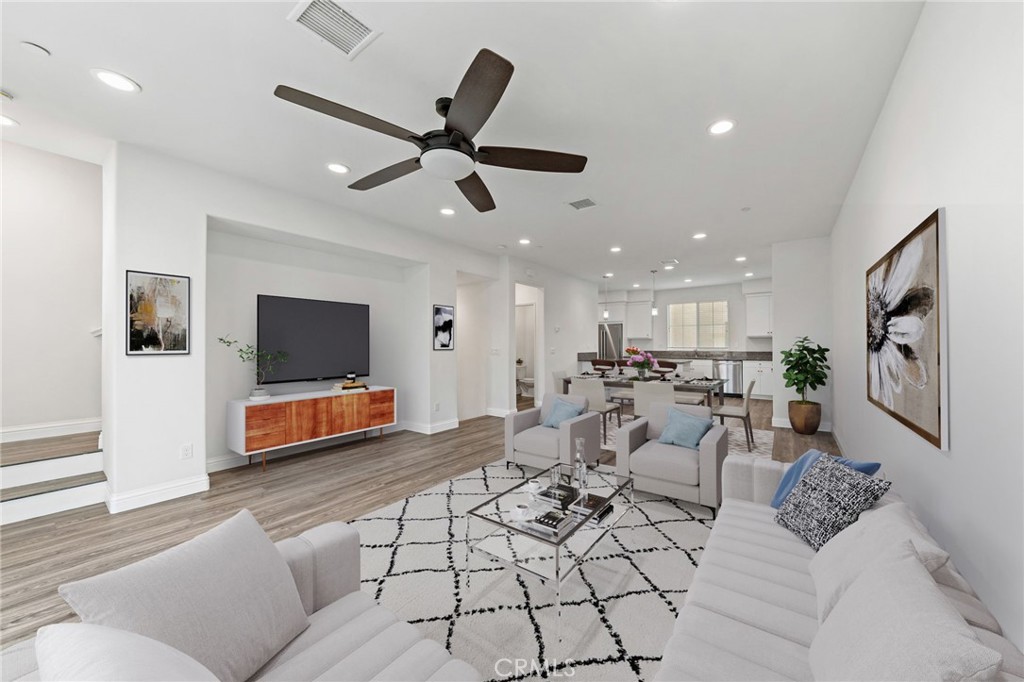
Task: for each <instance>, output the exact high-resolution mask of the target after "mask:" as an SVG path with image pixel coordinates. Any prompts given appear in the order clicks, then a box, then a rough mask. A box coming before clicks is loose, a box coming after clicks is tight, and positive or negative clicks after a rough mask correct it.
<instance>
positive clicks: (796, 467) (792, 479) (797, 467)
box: [771, 450, 882, 509]
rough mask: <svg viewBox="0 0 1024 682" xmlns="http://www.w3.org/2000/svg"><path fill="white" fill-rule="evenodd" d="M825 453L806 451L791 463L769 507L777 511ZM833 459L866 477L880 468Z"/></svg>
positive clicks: (875, 464) (878, 465)
mask: <svg viewBox="0 0 1024 682" xmlns="http://www.w3.org/2000/svg"><path fill="white" fill-rule="evenodd" d="M824 454H825V453H824V452H822V451H821V450H808V451H807V452H805V453H804V454H802V455H800V457H799V458H798V459H797V460H796V461H795V462H793V465H792V466H790V467H789V468H788V469H787V470H786V473H784V474H783V475H782V480H780V481H779V487H778V488H777V489H776V490H775V496H774V497H772V501H771V506H773V507H775V508H776V509H778V508H779V507H781V506H782V503H783V501H784V500H785V499H786V498H787V497H789V494H790V493H791V492H793V488H795V487H796V484H797V482H798V481H799V480H800V479H801V478H803V475H804V474H806V473H807V471H808V470H809V469H810V468H811V467H812V466H814V463H815V462H817V461H818V459H819V458H820V457H821V456H822V455H824ZM833 459H834V460H835V461H837V462H839V463H840V464H843V465H845V466H848V467H850V468H851V469H854V470H856V471H859V472H861V473H862V474H866V475H868V476H874V475H875V474H876V473H878V470H879V469H881V468H882V465H881V464H880V463H879V462H858V461H857V460H855V459H846V458H845V457H833Z"/></svg>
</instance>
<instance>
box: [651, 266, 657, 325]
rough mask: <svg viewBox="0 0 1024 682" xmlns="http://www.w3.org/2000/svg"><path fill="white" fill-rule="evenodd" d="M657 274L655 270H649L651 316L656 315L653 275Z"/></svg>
mask: <svg viewBox="0 0 1024 682" xmlns="http://www.w3.org/2000/svg"><path fill="white" fill-rule="evenodd" d="M657 274H658V271H657V270H651V317H657V316H658V306H657V305H656V304H655V303H654V277H655V276H656V275H657Z"/></svg>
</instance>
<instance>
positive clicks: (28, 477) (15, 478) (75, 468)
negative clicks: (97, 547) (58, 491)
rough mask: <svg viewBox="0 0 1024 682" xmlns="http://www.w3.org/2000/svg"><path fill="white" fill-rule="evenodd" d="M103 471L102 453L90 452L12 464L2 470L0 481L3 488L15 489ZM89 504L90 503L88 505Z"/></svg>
mask: <svg viewBox="0 0 1024 682" xmlns="http://www.w3.org/2000/svg"><path fill="white" fill-rule="evenodd" d="M94 471H103V453H102V452H90V453H87V454H84V455H72V456H70V457H58V458H56V459H43V460H40V461H38V462H25V463H24V464H12V465H10V466H5V467H4V468H3V473H2V474H0V480H2V481H3V486H4V488H17V487H19V486H23V485H31V484H33V483H42V482H43V481H52V480H54V479H57V478H67V477H69V476H79V475H81V474H91V473H93V472H94ZM90 504H91V503H90Z"/></svg>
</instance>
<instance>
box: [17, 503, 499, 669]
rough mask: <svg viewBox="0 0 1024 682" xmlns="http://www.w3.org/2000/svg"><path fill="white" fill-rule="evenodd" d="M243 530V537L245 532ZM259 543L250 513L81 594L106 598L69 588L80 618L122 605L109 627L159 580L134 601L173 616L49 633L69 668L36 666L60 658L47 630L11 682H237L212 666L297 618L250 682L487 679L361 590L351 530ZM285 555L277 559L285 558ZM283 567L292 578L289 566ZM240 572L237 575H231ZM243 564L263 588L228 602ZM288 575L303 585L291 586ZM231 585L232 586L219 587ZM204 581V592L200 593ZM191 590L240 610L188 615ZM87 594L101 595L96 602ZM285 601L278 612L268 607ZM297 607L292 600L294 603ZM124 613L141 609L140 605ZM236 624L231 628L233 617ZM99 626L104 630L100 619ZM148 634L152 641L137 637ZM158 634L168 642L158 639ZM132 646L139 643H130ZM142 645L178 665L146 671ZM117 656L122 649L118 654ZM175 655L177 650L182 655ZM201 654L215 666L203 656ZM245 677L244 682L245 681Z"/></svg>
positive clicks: (157, 662)
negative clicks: (224, 620)
mask: <svg viewBox="0 0 1024 682" xmlns="http://www.w3.org/2000/svg"><path fill="white" fill-rule="evenodd" d="M229 525H231V526H232V530H231V531H230V532H229V533H228V534H225V533H223V532H222V529H224V528H225V527H226V526H229ZM239 525H241V526H243V527H242V528H241V529H239V528H238V527H239ZM260 534H262V530H261V529H260V528H259V525H258V524H257V523H256V521H255V519H253V518H252V516H251V515H249V513H248V512H247V511H245V512H242V513H240V514H239V515H237V516H236V517H234V518H232V519H230V520H228V521H227V522H225V524H222V525H221V526H218V527H217V528H214V529H213V530H211V531H208V532H207V533H204V534H202V535H200V536H198V537H197V538H195V539H193V540H190V541H189V542H187V543H184V544H182V545H179V546H177V547H174V548H171V549H170V550H167V551H166V552H163V553H162V554H158V555H156V556H154V557H150V558H149V559H144V560H142V561H141V562H138V563H136V564H133V565H132V566H128V567H125V568H123V569H118V570H117V571H112V572H110V573H107V574H104V575H103V576H97V577H96V578H90V579H87V580H86V581H80V583H78V584H79V585H81V584H83V583H88V582H90V581H97V580H98V581H100V585H99V588H100V589H96V588H97V585H96V584H93V585H89V586H87V588H86V589H77V590H75V589H71V590H66V588H67V587H68V586H61V594H62V595H63V596H64V597H65V599H67V600H68V601H69V602H72V603H73V605H77V606H76V610H77V609H78V608H83V609H84V608H89V606H88V601H89V600H90V599H93V601H97V600H96V597H97V595H98V596H100V597H103V596H107V597H111V598H110V599H107V600H104V601H105V602H106V603H100V604H99V609H98V611H99V614H98V616H99V618H103V617H104V616H107V617H109V616H110V611H112V610H114V607H113V606H112V604H113V603H114V602H117V601H118V599H120V598H121V596H122V595H120V594H116V592H118V591H119V588H120V587H124V588H125V589H126V590H131V589H134V588H137V587H138V586H139V585H140V583H143V582H144V581H150V589H148V590H144V591H142V592H141V593H139V592H138V591H137V592H136V593H135V594H134V595H131V596H130V597H129V599H130V601H133V602H136V603H138V602H139V601H140V600H141V601H147V600H148V599H149V597H150V595H152V593H154V592H158V593H162V594H159V595H153V598H154V599H161V600H163V603H164V604H166V605H168V606H169V609H168V610H169V611H172V612H171V613H168V612H166V611H164V610H160V612H157V613H152V612H149V613H143V614H141V615H140V614H138V613H136V614H134V615H133V617H132V618H131V620H130V623H129V624H130V625H132V626H134V627H132V628H131V629H132V630H133V632H126V631H122V630H118V629H117V628H116V625H115V626H114V627H110V626H111V625H112V624H111V623H110V622H107V623H101V624H100V625H93V624H85V623H72V624H62V625H57V626H49V628H55V629H56V630H55V632H57V633H58V634H59V635H60V636H61V638H62V642H61V645H60V647H61V650H58V651H56V654H57V656H56V658H58V659H61V660H58V661H55V662H54V663H52V664H50V663H43V664H41V665H40V664H39V663H37V650H36V649H37V645H38V648H39V649H40V651H39V654H40V656H43V655H44V654H43V651H42V650H43V649H49V650H50V652H51V653H52V652H53V649H54V648H55V647H54V645H53V644H50V643H48V642H44V641H43V640H44V639H46V637H47V635H48V634H50V633H46V631H47V629H48V628H41V629H40V632H39V634H38V636H37V638H34V639H30V640H26V641H24V642H20V643H18V644H15V645H13V646H11V647H8V648H7V649H5V650H4V651H3V653H2V660H0V666H2V679H3V680H4V682H7V681H9V680H10V681H14V680H19V681H21V680H25V681H27V680H38V679H40V668H43V672H44V676H46V677H50V678H52V679H91V680H105V679H133V680H174V679H191V680H196V679H221V680H224V679H233V678H235V677H236V676H234V675H231V674H224V672H223V671H222V669H221V668H218V667H215V665H214V664H212V663H211V662H210V658H213V659H216V658H218V657H220V656H221V655H222V654H223V650H224V649H233V651H232V652H231V654H229V658H231V659H233V660H232V661H230V663H237V662H238V661H239V660H240V659H242V658H244V657H245V656H246V655H247V654H248V653H250V652H247V651H243V650H245V649H249V648H251V647H252V644H253V642H252V640H254V639H259V638H261V637H265V636H266V635H267V632H268V631H269V630H271V629H273V627H274V626H275V625H276V624H277V621H278V620H285V619H287V618H289V617H290V616H288V615H286V613H284V612H285V611H295V612H297V618H298V621H299V622H298V625H297V628H296V629H298V630H299V632H298V634H297V636H294V637H293V638H291V639H290V641H289V640H288V639H285V640H284V642H281V643H282V644H283V647H280V646H276V645H274V646H272V647H271V649H270V654H269V655H266V654H264V655H263V656H260V655H259V653H257V654H256V657H255V658H253V657H252V656H249V668H250V670H252V669H255V673H253V674H251V675H249V674H248V673H246V674H245V676H247V677H248V678H249V679H251V680H404V681H411V680H419V681H421V682H426V681H445V682H462V681H465V682H469V681H470V680H479V679H480V674H479V673H478V672H477V671H476V670H475V669H474V668H473V667H472V666H470V665H469V664H468V663H465V662H464V661H461V660H458V659H455V658H453V657H452V656H451V655H450V654H449V653H448V652H447V651H446V650H445V648H444V647H443V646H441V645H440V644H439V643H437V642H435V641H433V640H429V639H425V638H424V637H423V636H422V634H420V632H419V630H417V629H416V628H415V627H414V626H412V625H410V624H408V623H405V622H402V621H400V620H399V619H398V618H397V617H396V616H395V614H394V613H392V612H391V611H389V610H388V609H386V608H384V607H382V606H380V605H378V604H377V603H376V602H375V601H374V600H373V598H372V597H371V596H370V595H368V594H366V593H365V592H362V591H360V589H359V588H360V584H359V582H360V570H359V535H358V533H357V532H356V531H355V529H353V528H352V527H350V526H348V525H346V524H344V523H337V522H336V523H327V524H324V525H322V526H317V527H315V528H312V529H310V530H308V531H306V532H305V533H302V534H301V535H299V536H297V537H292V538H288V539H285V540H282V541H280V542H278V543H276V545H272V544H271V543H270V541H269V539H267V538H266V536H265V535H263V536H262V538H260V537H258V536H259V535H260ZM204 540H209V542H206V547H205V548H204V547H202V546H201V545H202V544H203V541H204ZM254 541H255V544H259V543H263V544H264V545H265V546H264V547H263V548H262V551H263V554H262V555H260V554H259V553H258V552H254V553H249V554H248V555H246V553H247V551H248V548H249V547H250V546H251V545H252V544H254ZM196 545H199V546H198V547H197V546H196ZM274 547H276V549H277V552H274ZM278 555H279V556H278ZM282 557H283V560H284V562H283V564H287V568H285V567H284V565H282V562H281V558H282ZM254 558H259V559H261V561H259V562H258V563H259V564H260V565H256V564H257V562H255V561H252V559H254ZM247 559H248V560H249V561H248V562H247ZM189 561H192V562H193V564H194V565H193V566H192V568H194V567H195V564H197V563H198V566H199V570H194V571H189V570H188V569H189V568H190V566H189V565H188V562H189ZM232 561H235V564H236V565H234V566H232V565H231V562H232ZM215 563H216V564H217V565H214V564H215ZM237 564H242V565H243V567H244V570H243V572H244V571H246V570H247V571H248V572H249V573H251V574H253V576H254V577H255V578H256V580H254V581H253V582H252V583H249V584H244V586H242V587H240V588H239V589H238V590H237V591H236V593H235V594H234V595H233V596H224V595H223V592H224V591H225V589H224V588H225V586H226V587H227V589H228V591H230V590H231V589H232V588H233V587H234V584H235V582H237V583H245V581H246V579H247V577H246V576H245V575H242V574H240V573H239V572H238V571H237V568H238V565H237ZM270 564H278V566H276V567H275V568H276V570H278V575H277V576H276V578H278V579H283V580H284V581H288V584H286V585H284V590H283V592H284V593H285V594H284V595H283V598H284V600H283V601H282V600H280V599H278V598H277V597H276V596H275V593H277V594H280V593H281V589H279V588H275V587H274V586H272V585H269V584H262V585H261V584H260V583H261V582H264V583H266V582H270V581H272V580H273V579H274V578H275V576H274V575H272V574H271V573H268V572H267V567H268V565H270ZM289 572H290V579H291V580H293V581H294V585H292V584H291V582H290V580H289V578H288V574H289ZM154 578H155V580H154ZM221 578H226V579H227V580H228V581H231V582H228V583H225V582H223V581H221V582H218V581H219V580H220V579H221ZM204 581H205V583H206V584H205V585H202V584H200V583H203V582H204ZM103 582H106V585H103V584H102V583H103ZM182 586H187V588H188V589H187V592H189V593H199V595H200V596H201V597H202V598H203V599H204V600H205V601H207V602H209V601H217V600H222V601H224V602H231V603H229V604H224V603H214V604H203V603H198V604H195V603H193V604H188V603H186V602H188V600H190V599H194V597H195V594H186V593H182V592H181V591H180V588H181V587H182ZM104 590H105V592H104ZM174 590H179V593H178V594H177V595H175V594H173V591H174ZM86 591H90V592H91V594H85V592H86ZM296 592H297V594H296ZM240 595H243V596H240ZM244 595H248V600H249V601H250V602H253V603H256V602H261V601H262V602H265V605H269V606H270V608H268V609H266V610H264V617H263V618H262V619H261V621H262V622H253V621H254V620H256V619H254V618H249V617H248V616H251V615H252V614H253V613H256V612H258V608H259V607H253V605H252V604H246V603H245V601H244V600H245V596H244ZM176 598H177V600H178V601H180V602H183V603H184V605H183V606H182V607H181V609H179V612H178V613H174V612H173V611H174V609H175V604H174V603H173V601H174V600H175V599H176ZM275 599H276V600H277V602H276V603H275V604H272V603H270V602H269V601H268V600H275ZM288 599H291V600H293V601H292V602H291V603H290V604H289V603H286V602H287V600H288ZM120 605H121V606H127V607H128V608H131V604H127V605H125V604H120ZM282 606H284V607H290V608H282ZM207 607H208V608H207ZM204 610H205V611H206V613H207V614H208V615H209V614H210V613H213V614H214V617H218V616H221V617H223V616H226V615H227V614H228V613H229V612H234V613H236V614H238V613H241V614H244V616H243V617H242V618H236V619H235V620H234V621H233V622H234V623H235V625H236V626H237V629H238V630H242V629H243V628H245V627H251V628H252V632H246V633H244V634H243V636H241V637H237V636H236V637H235V641H234V643H233V644H232V643H230V640H231V636H232V635H239V632H234V633H225V632H223V628H221V627H219V624H214V626H213V627H205V629H204V624H203V623H202V622H199V619H201V618H202V617H203V616H202V615H198V616H197V615H196V614H197V612H203V611H204ZM303 612H304V614H303ZM183 613H184V615H182V614H183ZM227 617H229V618H230V616H229V615H228V616H227ZM92 621H93V622H96V619H92ZM140 630H141V631H143V634H146V635H147V636H148V639H147V638H141V637H139V635H138V634H135V633H138V632H139V631H140ZM154 630H157V631H159V632H161V633H162V634H161V635H157V634H154V632H153V631H154ZM97 633H99V634H98V636H97ZM111 633H114V637H115V638H117V637H119V636H120V637H121V642H120V643H119V642H116V641H115V642H113V644H109V642H108V641H107V640H109V637H108V635H109V634H111ZM69 635H70V636H69ZM131 637H135V638H138V639H137V640H136V641H132V640H130V639H128V638H131ZM176 638H177V639H176ZM37 640H38V641H37ZM156 640H158V641H156ZM201 640H205V641H201ZM140 641H141V642H142V643H143V648H144V649H145V650H146V651H147V652H150V651H154V650H157V651H158V649H155V647H163V649H165V650H169V653H170V654H171V656H172V657H171V658H168V657H167V656H164V657H162V658H156V657H154V658H152V659H149V660H146V659H145V658H144V655H145V654H143V653H140V651H141V649H140V648H139V647H138V646H137V644H138V643H139V642H140ZM118 646H120V647H121V648H120V649H118ZM172 647H176V650H175V649H174V648H172ZM75 649H79V651H75ZM87 649H88V651H87ZM196 649H199V650H201V651H202V653H206V654H208V656H206V657H204V656H202V655H200V654H197V653H196V651H195V650H196ZM178 651H185V652H187V653H189V654H191V656H192V657H194V659H195V660H191V664H194V665H192V667H190V668H189V667H186V668H184V669H181V668H172V666H173V664H174V663H175V659H174V658H173V657H174V656H177V658H178V659H184V660H185V661H186V664H189V660H190V659H189V658H188V657H186V656H185V655H184V654H178ZM264 651H265V649H264ZM103 652H109V653H106V655H107V660H103V658H102V655H103ZM164 653H165V654H166V653H168V652H167V651H165V652H164ZM83 659H89V660H83ZM215 662H216V661H215ZM200 663H201V664H202V665H200ZM135 664H139V665H136V666H135V667H134V668H130V667H129V669H127V670H126V668H125V666H126V665H127V666H132V665H135ZM203 666H206V667H207V669H204V668H203ZM55 670H56V671H57V674H56V675H55V674H54V671H55ZM212 671H217V674H216V675H214V674H213V673H212ZM47 672H49V674H48V675H47V674H46V673H47ZM245 676H237V677H239V678H240V679H244V677H245Z"/></svg>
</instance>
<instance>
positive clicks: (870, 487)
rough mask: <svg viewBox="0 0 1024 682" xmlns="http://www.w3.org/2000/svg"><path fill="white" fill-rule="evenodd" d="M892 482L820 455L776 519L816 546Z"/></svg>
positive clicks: (866, 505) (787, 498) (876, 497)
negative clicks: (873, 476)
mask: <svg viewBox="0 0 1024 682" xmlns="http://www.w3.org/2000/svg"><path fill="white" fill-rule="evenodd" d="M891 485H892V483H891V482H890V481H883V480H881V479H877V478H872V477H871V476H866V475H864V474H862V473H860V472H859V471H854V470H853V469H851V468H849V467H847V466H843V465H842V464H839V463H838V462H835V461H833V460H832V458H831V457H820V458H819V459H818V461H816V462H815V463H814V464H813V465H812V466H811V468H810V469H809V470H808V471H807V473H806V474H804V475H803V477H802V478H801V479H800V480H799V481H798V482H797V484H796V487H795V488H794V489H793V492H792V493H790V494H789V496H788V497H786V500H785V502H783V503H782V506H781V507H780V508H779V511H778V513H777V514H776V515H775V520H776V521H778V522H779V523H780V524H781V525H782V526H785V527H786V528H788V529H789V530H791V531H793V533H795V534H796V535H798V536H799V537H801V538H803V540H804V541H806V542H807V544H808V545H810V546H811V547H812V548H814V549H815V550H817V549H820V548H821V546H822V545H824V544H825V543H826V542H828V541H829V540H831V539H832V536H834V535H835V534H836V533H838V532H839V531H841V530H842V529H843V528H846V527H847V526H848V525H850V524H851V523H853V522H854V521H856V520H857V517H858V516H860V513H861V512H862V511H864V510H865V509H867V508H869V507H870V506H872V505H873V504H874V503H875V502H877V501H878V500H879V498H881V497H882V495H884V494H885V493H886V491H887V490H889V486H891Z"/></svg>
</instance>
